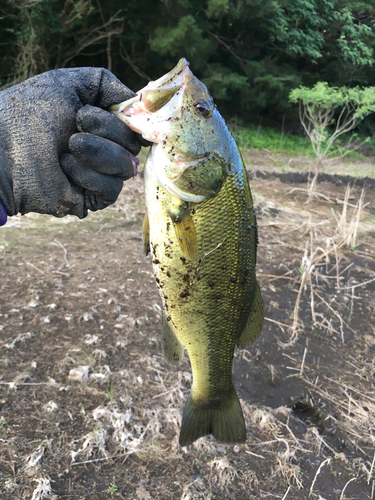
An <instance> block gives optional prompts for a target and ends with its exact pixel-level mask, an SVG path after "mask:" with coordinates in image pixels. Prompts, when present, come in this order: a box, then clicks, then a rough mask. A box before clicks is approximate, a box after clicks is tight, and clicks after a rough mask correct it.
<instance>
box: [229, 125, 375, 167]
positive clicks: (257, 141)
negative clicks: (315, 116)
mask: <svg viewBox="0 0 375 500" xmlns="http://www.w3.org/2000/svg"><path fill="white" fill-rule="evenodd" d="M229 129H230V131H231V132H232V134H233V136H234V138H235V140H236V142H237V144H238V146H239V148H240V149H242V150H243V151H245V150H246V149H249V148H251V149H266V150H267V151H272V152H277V153H285V154H288V155H294V156H296V155H297V156H298V155H299V156H300V155H304V156H307V157H311V158H313V157H314V151H313V149H312V147H311V143H310V140H309V139H308V138H307V137H304V136H301V135H292V134H289V133H287V134H281V133H280V131H279V130H275V129H273V128H270V127H257V126H256V125H249V124H246V125H241V124H238V123H236V122H229ZM347 140H349V135H344V136H343V137H342V141H341V144H345V141H347ZM359 142H362V141H361V140H359ZM366 142H368V143H369V144H372V145H373V144H374V142H373V141H369V140H368V141H366ZM337 149H338V144H337V143H335V144H333V146H332V148H331V150H330V151H331V152H332V153H334V152H335V150H337ZM346 156H348V157H350V158H353V159H362V158H363V155H362V153H360V152H358V151H350V152H349V153H347V154H346Z"/></svg>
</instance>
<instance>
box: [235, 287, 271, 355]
mask: <svg viewBox="0 0 375 500" xmlns="http://www.w3.org/2000/svg"><path fill="white" fill-rule="evenodd" d="M263 320H264V312H263V299H262V296H261V294H260V289H259V284H258V283H257V284H256V292H255V296H254V300H253V303H252V304H251V308H250V312H249V316H248V317H247V320H246V324H245V327H244V329H243V330H242V332H241V334H240V335H239V337H238V339H237V342H236V345H237V347H239V348H240V349H243V348H244V347H249V345H251V344H252V343H254V342H255V341H256V340H257V338H258V337H259V336H260V334H261V332H262V328H263Z"/></svg>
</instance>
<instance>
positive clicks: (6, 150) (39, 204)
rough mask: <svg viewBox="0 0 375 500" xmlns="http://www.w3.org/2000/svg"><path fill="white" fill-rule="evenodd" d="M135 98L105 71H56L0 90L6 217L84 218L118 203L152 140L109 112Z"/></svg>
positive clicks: (1, 191)
mask: <svg viewBox="0 0 375 500" xmlns="http://www.w3.org/2000/svg"><path fill="white" fill-rule="evenodd" d="M132 96H134V94H133V92H131V91H130V90H129V89H128V88H127V87H125V86H124V85H123V84H122V83H121V82H120V81H119V80H118V79H117V78H116V77H115V76H114V75H113V74H112V73H110V72H109V71H107V70H105V69H99V68H75V69H57V70H54V71H49V72H47V73H43V74H41V75H38V76H36V77H33V78H30V79H29V80H26V81H25V82H23V83H21V84H19V85H16V86H14V87H11V88H9V89H7V90H4V91H2V92H0V206H1V204H2V205H3V206H4V207H5V210H6V212H7V213H8V215H15V214H17V213H18V212H21V213H22V214H25V213H28V212H39V213H46V214H51V215H55V216H57V217H63V216H64V215H67V214H72V215H77V216H78V217H80V218H83V217H85V216H86V215H87V210H98V209H102V208H105V207H106V206H108V205H110V204H111V203H114V202H115V201H116V199H117V196H118V195H119V193H120V191H121V188H122V180H125V179H128V178H130V177H132V176H133V172H134V166H135V164H136V158H134V157H133V155H137V154H138V153H139V150H140V143H141V144H143V145H147V143H145V142H144V141H142V140H141V139H139V137H140V136H136V134H134V133H133V132H132V131H131V130H130V129H129V128H128V127H127V126H126V125H125V124H124V123H123V122H121V121H120V120H119V119H118V118H117V117H116V116H114V115H112V114H110V113H109V112H107V111H104V110H105V109H107V108H108V107H109V106H111V105H112V104H116V103H119V102H122V101H124V100H126V99H129V98H130V97H132ZM101 108H103V109H101ZM78 131H79V132H80V133H77V132H78ZM137 139H139V142H138V140H137ZM129 152H130V153H132V154H130V153H129ZM120 179H122V180H120ZM0 215H1V214H0Z"/></svg>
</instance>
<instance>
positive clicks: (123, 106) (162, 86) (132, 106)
mask: <svg viewBox="0 0 375 500" xmlns="http://www.w3.org/2000/svg"><path fill="white" fill-rule="evenodd" d="M191 75H192V73H191V71H190V69H189V63H188V61H187V60H186V59H180V61H179V62H178V64H177V66H175V68H173V69H172V70H171V71H170V72H169V73H167V74H166V75H164V76H162V77H161V78H159V79H158V80H155V81H152V82H149V83H148V84H147V85H146V87H144V88H143V89H141V90H139V91H138V92H137V95H136V96H135V97H133V98H131V99H128V100H127V101H124V102H122V103H120V104H115V105H114V106H111V107H110V108H109V110H110V111H111V112H113V113H114V114H115V115H117V116H118V117H119V118H120V119H121V120H122V121H124V122H125V123H127V121H128V118H131V117H134V116H135V115H138V114H141V113H148V114H150V115H152V114H154V113H156V112H157V111H159V110H160V109H161V108H164V109H163V118H162V119H163V120H164V119H165V115H167V114H168V115H169V116H170V117H173V115H174V112H177V111H178V110H179V109H180V106H181V99H182V92H181V93H180V99H178V98H177V99H173V97H174V96H176V95H177V94H178V93H179V91H180V90H182V88H183V85H184V83H186V82H187V81H188V80H189V78H190V77H191ZM172 99H173V101H174V102H173V103H171V100H172ZM168 103H170V105H169V106H167V105H168ZM135 126H136V125H135V124H133V127H135ZM137 131H138V132H141V130H140V129H139V130H137ZM154 139H155V140H153V142H158V141H157V140H156V139H157V137H155V138H154ZM151 140H152V139H151Z"/></svg>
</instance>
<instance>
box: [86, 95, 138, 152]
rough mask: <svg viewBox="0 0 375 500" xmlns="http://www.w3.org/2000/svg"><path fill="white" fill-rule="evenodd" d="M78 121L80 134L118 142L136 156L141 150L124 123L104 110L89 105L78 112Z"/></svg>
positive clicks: (132, 133)
mask: <svg viewBox="0 0 375 500" xmlns="http://www.w3.org/2000/svg"><path fill="white" fill-rule="evenodd" d="M76 120H77V127H78V130H79V131H80V132H88V133H90V134H95V135H100V137H104V138H105V139H108V140H110V141H113V142H116V143H117V144H119V145H120V146H122V147H123V148H125V149H127V150H128V151H130V152H131V153H132V154H133V155H135V156H136V155H137V154H138V153H139V151H140V150H141V144H140V142H138V140H137V139H138V138H137V137H136V135H135V133H134V132H133V131H132V130H130V128H129V127H128V126H127V125H126V124H125V123H124V122H123V121H121V120H119V119H118V118H117V117H116V116H115V115H113V114H112V113H109V112H108V111H104V109H101V108H96V107H94V106H90V105H89V104H87V105H86V106H84V107H83V108H81V109H80V110H79V111H78V113H77V117H76Z"/></svg>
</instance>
